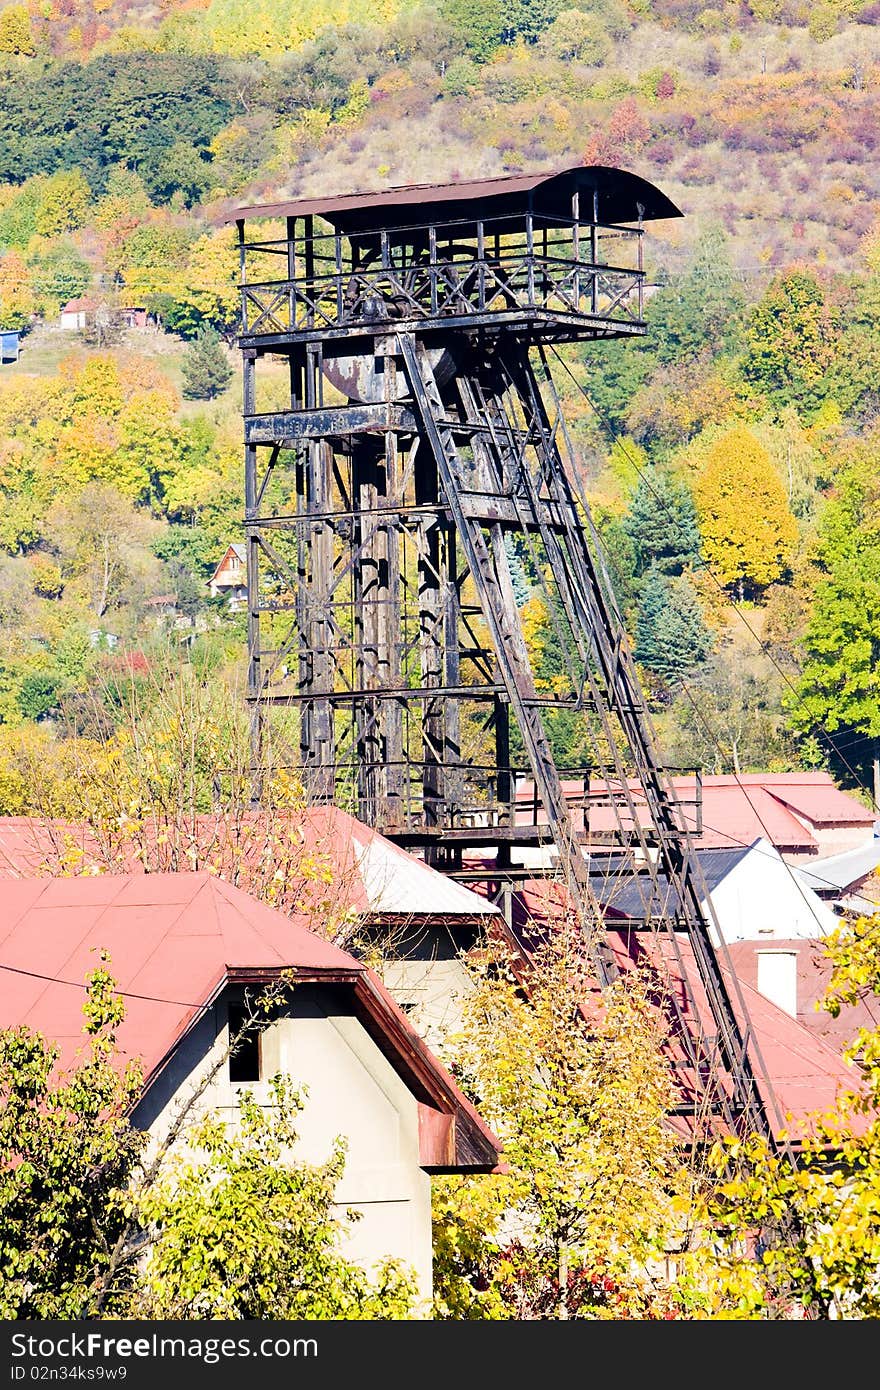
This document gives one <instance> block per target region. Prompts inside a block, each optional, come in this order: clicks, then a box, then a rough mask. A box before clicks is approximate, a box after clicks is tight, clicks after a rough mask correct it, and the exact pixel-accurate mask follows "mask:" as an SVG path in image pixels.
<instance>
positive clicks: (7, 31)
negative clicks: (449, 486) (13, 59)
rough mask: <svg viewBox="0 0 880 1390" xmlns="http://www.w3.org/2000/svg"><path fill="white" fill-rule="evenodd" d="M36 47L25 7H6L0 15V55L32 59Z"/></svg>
mask: <svg viewBox="0 0 880 1390" xmlns="http://www.w3.org/2000/svg"><path fill="white" fill-rule="evenodd" d="M36 51H37V47H36V44H35V42H34V36H33V32H32V30H31V20H30V15H29V14H28V11H27V6H26V5H7V6H6V9H5V10H4V11H3V13H2V14H0V53H14V54H20V55H21V56H22V57H25V58H32V57H33V55H34V54H35V53H36Z"/></svg>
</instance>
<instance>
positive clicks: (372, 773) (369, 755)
mask: <svg viewBox="0 0 880 1390" xmlns="http://www.w3.org/2000/svg"><path fill="white" fill-rule="evenodd" d="M377 449H378V444H377V441H376V439H375V438H373V437H371V436H369V435H353V436H352V455H351V472H352V493H353V496H352V503H353V508H354V512H355V516H354V522H353V528H352V532H353V533H352V545H353V550H354V555H353V567H352V598H353V612H352V629H353V636H354V669H355V688H356V693H357V696H358V698H357V700H356V703H355V707H354V719H355V743H356V751H357V790H358V815H359V816H360V818H361V820H363V821H366V823H367V825H376V823H377V820H378V816H379V799H380V791H381V785H382V763H383V748H382V734H381V726H380V713H379V706H380V703H381V702H380V700H379V699H377V698H376V696H375V695H373V696H371V695H370V691H371V690H376V689H377V688H378V686H379V684H380V679H379V667H380V659H379V653H380V642H381V635H380V617H379V612H380V595H381V592H382V574H381V571H382V555H381V545H380V541H379V518H378V517H377V515H376V509H377V506H378V497H379V487H378V473H379V459H378V457H377Z"/></svg>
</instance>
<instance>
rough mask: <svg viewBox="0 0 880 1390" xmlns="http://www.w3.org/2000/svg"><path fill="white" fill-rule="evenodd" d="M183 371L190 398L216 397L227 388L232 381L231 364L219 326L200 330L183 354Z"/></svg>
mask: <svg viewBox="0 0 880 1390" xmlns="http://www.w3.org/2000/svg"><path fill="white" fill-rule="evenodd" d="M181 370H182V373H183V394H184V395H185V396H186V397H187V399H188V400H200V401H208V400H213V398H214V397H215V396H218V395H220V393H221V392H222V391H225V390H226V387H227V386H228V385H229V383H230V381H231V380H232V367H231V366H230V364H229V357H228V355H227V353H226V350H225V348H224V347H223V344H222V342H221V341H220V334H219V333H218V332H217V330H216V329H214V328H211V327H203V328H200V329H199V331H198V333H197V335H196V337H195V338H194V339H193V341H192V342H191V343H190V344H189V345H188V346H187V348H186V351H185V352H184V354H183V358H182V359H181Z"/></svg>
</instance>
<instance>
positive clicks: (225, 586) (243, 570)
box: [208, 544, 247, 613]
mask: <svg viewBox="0 0 880 1390" xmlns="http://www.w3.org/2000/svg"><path fill="white" fill-rule="evenodd" d="M208 588H209V589H210V592H211V597H212V598H216V597H217V595H218V594H223V595H224V597H225V598H226V601H227V603H228V605H229V608H230V609H231V610H232V612H233V613H237V612H239V611H240V610H241V609H243V608H244V607H245V606H246V604H247V553H246V551H245V548H244V546H243V545H238V544H235V545H230V546H229V547H228V548H227V550H226V554H225V555H224V556H223V559H222V560H221V561H220V563H219V565H218V566H217V568H216V569H215V571H214V573H213V574H212V575H211V578H210V579H209V580H208Z"/></svg>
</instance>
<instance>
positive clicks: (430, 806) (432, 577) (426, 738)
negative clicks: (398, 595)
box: [415, 448, 446, 864]
mask: <svg viewBox="0 0 880 1390" xmlns="http://www.w3.org/2000/svg"><path fill="white" fill-rule="evenodd" d="M415 489H416V503H417V504H418V505H420V506H428V507H436V505H437V501H438V497H439V488H438V479H437V466H436V463H435V461H434V459H433V457H432V455H431V454H430V453H429V452H428V450H427V449H423V448H420V449H419V450H418V452H417V453H416V456H415ZM440 533H441V521H440V517H439V516H438V515H437V513H436V511H434V512H426V513H425V514H424V516H423V517H422V518H421V520H420V522H419V526H418V530H417V532H416V544H417V547H418V598H419V665H420V676H421V683H422V688H423V689H424V690H425V691H429V690H432V689H436V690H439V689H440V688H441V687H442V685H443V678H444V660H443V640H442V631H443V611H442V609H443V604H442V582H443V581H442V578H441V575H442V552H443V549H444V547H443V544H442V540H441V534H440ZM445 709H446V701H445V700H444V699H443V697H442V696H440V695H437V696H432V695H428V694H426V695H425V696H424V698H423V699H422V764H423V766H422V807H423V814H424V819H425V825H426V826H427V827H428V828H429V829H437V828H438V827H439V826H440V825H441V824H442V823H443V812H444V808H445V801H446V779H445V776H444V767H443V750H444V744H445ZM425 858H426V860H427V862H428V863H429V864H432V863H434V862H435V859H436V852H435V850H434V847H433V846H431V845H429V846H428V847H427V849H426V850H425Z"/></svg>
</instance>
